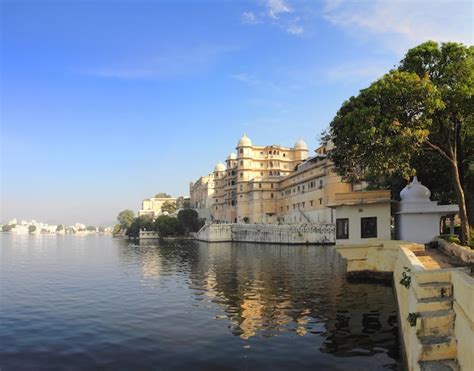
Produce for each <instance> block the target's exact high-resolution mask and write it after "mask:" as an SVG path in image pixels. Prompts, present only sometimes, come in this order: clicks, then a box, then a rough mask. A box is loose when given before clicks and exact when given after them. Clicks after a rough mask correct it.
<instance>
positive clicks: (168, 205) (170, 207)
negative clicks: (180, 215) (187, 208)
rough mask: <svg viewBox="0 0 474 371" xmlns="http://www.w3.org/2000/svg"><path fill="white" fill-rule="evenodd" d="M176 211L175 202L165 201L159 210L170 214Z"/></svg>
mask: <svg viewBox="0 0 474 371" xmlns="http://www.w3.org/2000/svg"><path fill="white" fill-rule="evenodd" d="M175 211H176V202H172V201H165V202H164V203H163V205H162V206H161V212H163V213H165V212H166V213H168V214H172V213H174V212H175Z"/></svg>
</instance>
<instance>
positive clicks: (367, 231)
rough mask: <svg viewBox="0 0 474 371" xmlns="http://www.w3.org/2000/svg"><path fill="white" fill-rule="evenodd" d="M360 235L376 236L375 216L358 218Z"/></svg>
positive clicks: (366, 236)
mask: <svg viewBox="0 0 474 371" xmlns="http://www.w3.org/2000/svg"><path fill="white" fill-rule="evenodd" d="M360 237H361V238H376V237H377V218H376V217H370V218H360Z"/></svg>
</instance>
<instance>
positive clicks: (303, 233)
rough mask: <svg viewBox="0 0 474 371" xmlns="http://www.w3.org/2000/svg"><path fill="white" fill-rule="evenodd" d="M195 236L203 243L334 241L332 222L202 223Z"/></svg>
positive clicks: (311, 242)
mask: <svg viewBox="0 0 474 371" xmlns="http://www.w3.org/2000/svg"><path fill="white" fill-rule="evenodd" d="M195 238H196V239H197V240H199V241H206V242H232V241H234V242H254V243H268V244H312V245H321V244H334V242H335V226H334V225H333V224H299V225H288V224H283V225H277V224H238V223H235V224H206V225H204V226H203V227H202V228H201V230H200V231H199V232H197V233H196V235H195Z"/></svg>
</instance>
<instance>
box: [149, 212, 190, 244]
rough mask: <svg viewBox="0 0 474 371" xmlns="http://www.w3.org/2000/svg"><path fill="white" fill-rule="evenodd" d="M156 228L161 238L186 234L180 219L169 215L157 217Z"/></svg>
mask: <svg viewBox="0 0 474 371" xmlns="http://www.w3.org/2000/svg"><path fill="white" fill-rule="evenodd" d="M155 230H156V231H157V232H158V233H159V235H160V238H163V237H170V236H180V235H183V234H184V230H183V228H182V226H181V224H180V222H179V221H178V219H176V218H173V217H172V216H168V215H160V216H159V217H158V218H156V220H155Z"/></svg>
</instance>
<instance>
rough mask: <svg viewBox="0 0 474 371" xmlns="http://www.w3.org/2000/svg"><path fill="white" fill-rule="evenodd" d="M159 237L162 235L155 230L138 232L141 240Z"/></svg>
mask: <svg viewBox="0 0 474 371" xmlns="http://www.w3.org/2000/svg"><path fill="white" fill-rule="evenodd" d="M158 238H160V235H159V234H158V232H155V231H140V232H139V234H138V239H140V240H154V239H158Z"/></svg>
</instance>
